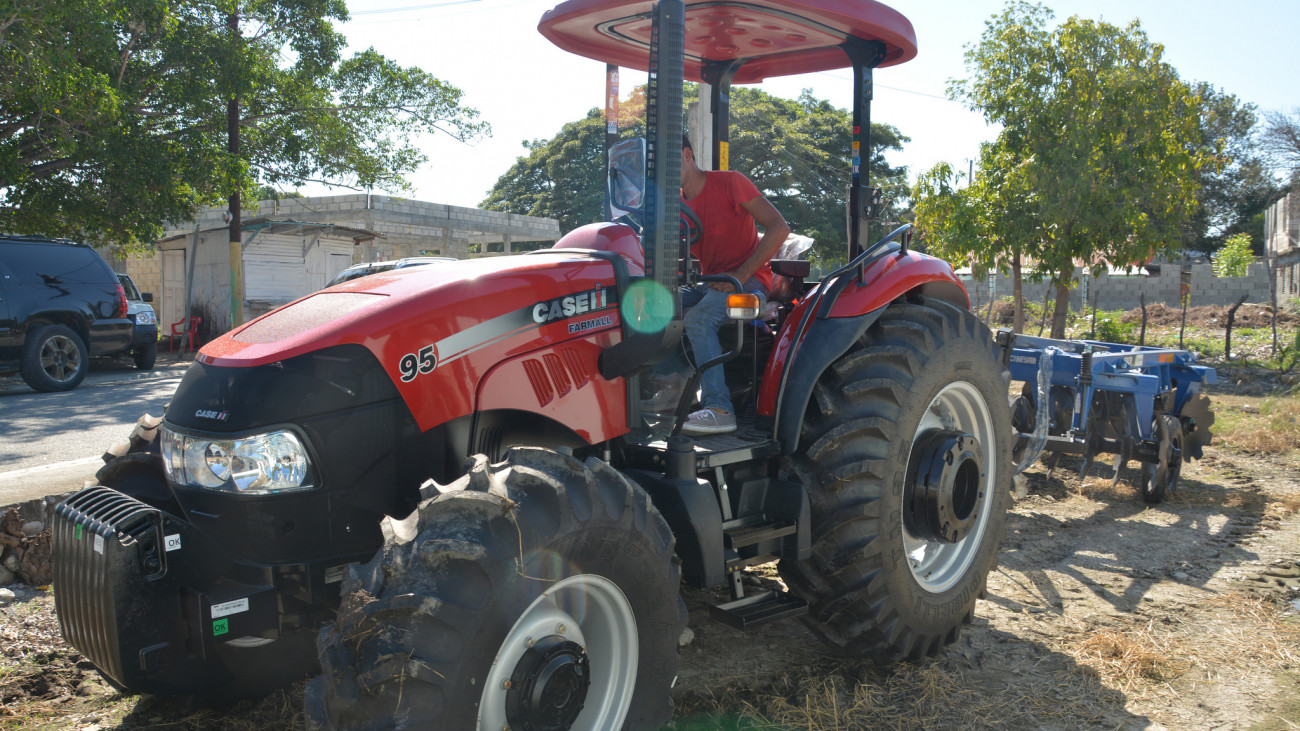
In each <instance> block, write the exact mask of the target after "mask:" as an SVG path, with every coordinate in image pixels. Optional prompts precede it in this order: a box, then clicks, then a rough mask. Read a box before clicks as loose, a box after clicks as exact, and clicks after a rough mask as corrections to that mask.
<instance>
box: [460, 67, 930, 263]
mask: <svg viewBox="0 0 1300 731" xmlns="http://www.w3.org/2000/svg"><path fill="white" fill-rule="evenodd" d="M644 92H645V90H644V88H638V89H637V90H636V92H635V93H634V95H633V97H632V99H631V100H630V101H625V102H623V103H622V104H621V105H620V122H619V128H620V130H622V133H621V134H622V135H623V137H625V138H627V137H635V136H638V135H641V134H644V126H643V124H644V123H643V121H642V118H643V117H644V110H645V96H644ZM698 98H699V87H698V86H696V85H688V86H687V88H686V94H685V101H686V103H687V104H689V103H690V102H692V101H694V100H696V99H698ZM731 119H732V125H731V135H730V137H731V154H730V159H731V167H732V169H734V170H739V171H742V172H744V173H745V174H746V175H748V176H749V177H750V179H751V180H753V181H754V185H755V186H756V187H757V188H758V189H759V190H760V191H762V192H763V194H764V195H765V196H767V197H768V198H769V199H770V200H771V201H772V203H773V205H775V206H776V208H777V210H779V211H781V213H782V215H784V216H785V218H786V220H787V222H789V223H790V227H791V228H792V229H793V230H794V231H796V232H798V233H802V234H805V235H808V236H812V237H813V238H814V239H815V240H816V241H817V244H816V246H815V248H814V258H815V259H818V260H819V261H821V262H823V263H829V262H834V261H842V260H843V259H844V257H845V253H846V252H847V234H846V231H845V212H844V211H845V206H846V203H845V196H846V194H847V188H848V180H849V174H850V165H851V162H850V158H849V154H848V151H849V150H850V149H851V146H852V145H851V139H850V134H851V128H852V125H851V122H850V117H849V115H848V112H846V111H844V110H842V109H836V108H835V107H834V106H832V105H831V104H830V103H829V102H826V101H823V100H819V99H815V98H813V96H812V95H811V94H810V93H808V92H806V91H805V92H804V93H803V94H801V95H800V97H799V98H798V99H794V100H791V99H782V98H779V97H774V96H772V95H770V94H767V93H765V92H763V91H761V90H759V89H754V88H749V87H735V88H733V89H732V91H731ZM871 130H872V142H873V148H874V149H873V151H872V155H871V157H870V168H869V169H870V170H871V179H872V184H873V185H877V186H881V187H884V188H885V189H886V191H887V193H886V195H887V196H888V197H889V198H890V202H891V206H890V208H888V209H887V210H886V213H885V218H886V219H889V220H895V221H897V220H899V219H900V218H901V217H902V211H903V206H902V202H903V201H904V200H905V199H906V194H907V188H906V185H905V182H906V180H905V179H906V172H907V171H906V169H905V168H901V167H897V168H896V167H891V166H889V164H888V163H887V162H886V161H885V158H884V154H885V152H886V151H888V150H897V149H901V148H902V144H903V143H905V142H907V138H906V137H904V136H902V135H901V134H900V133H899V132H898V130H897V129H895V128H894V127H891V126H889V125H884V124H878V123H876V124H872V126H871ZM604 134H605V125H604V121H603V116H602V110H600V109H592V110H591V111H590V112H588V113H587V116H586V117H584V118H583V119H580V120H577V121H575V122H570V123H568V124H566V125H564V127H563V128H562V129H561V130H560V132H559V133H558V134H557V135H556V136H555V137H553V138H551V139H549V140H532V141H531V142H525V143H524V147H525V148H526V149H527V151H528V154H527V155H526V156H524V157H520V158H519V159H518V160H517V161H516V162H515V164H514V165H513V166H511V168H510V169H509V170H508V171H506V173H505V174H504V175H502V176H501V177H500V178H499V179H498V180H497V182H496V184H495V185H494V186H493V187H492V190H491V191H490V192H489V193H488V197H487V198H486V199H485V200H484V201H483V202H482V203H481V204H480V206H482V207H483V208H487V209H489V210H497V211H510V212H513V213H523V214H528V215H533V216H547V217H552V218H556V219H559V222H560V230H561V231H566V232H567V231H570V230H572V229H574V228H576V227H577V226H580V225H582V224H585V223H590V222H592V221H598V220H600V218H601V202H602V200H603V192H604V185H605V172H604V169H603V165H604V152H603V149H604V148H603V143H604Z"/></svg>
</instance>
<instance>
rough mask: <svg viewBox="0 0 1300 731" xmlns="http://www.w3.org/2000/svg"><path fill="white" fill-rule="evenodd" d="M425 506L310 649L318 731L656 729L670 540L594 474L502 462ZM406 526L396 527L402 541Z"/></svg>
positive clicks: (635, 492) (669, 650)
mask: <svg viewBox="0 0 1300 731" xmlns="http://www.w3.org/2000/svg"><path fill="white" fill-rule="evenodd" d="M442 490H443V491H442V494H440V495H438V496H436V497H433V498H431V499H429V500H426V501H424V502H423V503H421V504H420V507H419V508H418V510H417V513H416V515H414V516H412V517H413V518H416V517H417V516H418V524H417V527H416V530H415V531H412V533H413V535H412V533H407V534H406V535H405V540H404V539H403V537H402V534H403V529H393V528H392V526H393V525H394V524H391V523H390V530H389V531H388V532H390V533H393V534H394V537H393V538H391V539H390V540H389V541H387V543H386V545H385V547H384V548H383V549H382V550H381V551H380V552H379V553H378V554H377V555H376V556H375V558H374V559H372V560H371V561H370V562H369V563H368V564H366V565H365V566H362V567H360V568H357V569H353V570H352V572H351V573H350V575H349V577H348V579H347V580H346V581H345V583H344V585H343V587H342V591H343V606H342V607H341V609H340V611H339V616H338V620H337V621H336V622H335V623H334V624H333V625H329V626H327V627H326V628H325V629H324V630H322V632H321V634H320V637H319V638H318V640H317V642H318V647H319V650H320V657H321V667H322V673H321V676H320V677H318V678H316V679H314V680H313V681H311V683H310V684H309V685H308V687H307V692H306V704H307V714H308V717H309V719H310V720H311V722H312V723H314V724H316V725H317V726H321V727H325V728H331V729H382V728H447V729H453V728H454V729H470V728H478V729H491V730H492V731H497V730H499V729H501V728H504V727H506V726H507V725H508V726H509V727H510V728H514V729H523V728H539V729H542V728H557V729H560V728H570V727H571V728H575V729H586V728H629V729H644V728H658V727H659V726H660V725H661V724H662V723H664V722H665V721H667V720H668V719H669V718H670V717H671V715H672V708H673V704H672V700H671V698H670V697H669V695H668V690H669V687H670V686H671V683H672V681H673V679H674V678H675V676H676V671H677V639H678V637H679V636H680V634H681V632H682V629H683V627H684V626H685V619H686V610H685V605H684V604H682V602H681V600H680V598H679V596H678V584H679V580H680V568H679V562H678V560H677V558H676V556H675V554H674V553H673V537H672V532H671V530H670V529H669V528H668V524H667V523H666V522H665V521H664V519H663V517H662V516H661V515H660V514H659V512H658V510H656V509H655V507H654V505H653V504H652V503H651V502H650V499H649V497H648V496H647V495H646V494H645V493H644V492H643V491H642V490H641V489H640V488H638V487H636V486H635V485H634V484H632V483H631V482H629V481H628V480H627V478H625V477H623V476H622V475H621V474H619V473H618V472H616V471H615V470H614V469H613V468H611V467H609V466H608V465H606V464H605V463H604V462H601V461H599V460H596V459H588V460H587V462H586V463H585V464H584V463H581V462H578V461H577V460H576V459H573V458H572V457H570V456H567V455H564V454H560V453H557V452H552V451H550V450H546V449H533V448H515V449H512V450H511V451H510V453H509V454H508V455H507V457H506V461H505V462H502V463H500V464H496V465H489V464H488V463H487V461H486V459H483V458H481V457H479V458H477V460H476V463H475V464H474V466H473V467H472V469H471V470H470V472H469V474H467V475H466V476H464V477H462V478H461V479H459V480H457V481H456V482H455V483H453V484H452V485H451V486H450V487H448V488H442ZM410 521H411V519H407V520H406V521H401V522H400V524H406V523H408V522H410Z"/></svg>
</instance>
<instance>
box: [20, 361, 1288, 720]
mask: <svg viewBox="0 0 1300 731" xmlns="http://www.w3.org/2000/svg"><path fill="white" fill-rule="evenodd" d="M1220 380H1221V382H1222V383H1221V385H1220V386H1219V387H1217V388H1216V390H1215V391H1214V392H1213V394H1212V400H1213V402H1214V406H1215V409H1216V412H1217V416H1218V420H1217V422H1216V427H1215V433H1216V445H1215V446H1211V447H1209V448H1207V449H1206V455H1205V459H1203V460H1202V461H1200V462H1196V463H1192V464H1189V465H1187V466H1185V467H1184V470H1183V482H1182V485H1181V486H1180V488H1179V490H1178V492H1177V493H1176V494H1174V495H1173V496H1171V497H1170V498H1168V499H1167V500H1166V501H1165V502H1164V503H1162V504H1160V505H1157V506H1147V505H1145V504H1144V503H1143V502H1142V501H1141V500H1140V499H1139V497H1138V495H1137V490H1136V488H1135V487H1134V486H1133V485H1132V484H1130V483H1129V482H1127V481H1126V480H1121V481H1120V482H1119V484H1118V485H1117V486H1115V487H1113V488H1112V486H1111V479H1110V471H1109V467H1108V466H1098V467H1096V468H1094V469H1093V470H1092V471H1091V472H1090V474H1089V475H1088V476H1086V477H1085V478H1083V479H1080V477H1079V475H1078V473H1077V470H1078V466H1079V465H1078V463H1077V462H1068V461H1064V460H1063V461H1062V463H1061V464H1060V465H1059V466H1058V468H1057V469H1056V470H1055V471H1054V472H1053V473H1052V474H1051V475H1050V476H1049V475H1048V474H1047V471H1046V468H1045V467H1042V466H1035V467H1033V468H1031V470H1030V471H1029V472H1027V473H1026V476H1027V480H1026V481H1025V482H1024V483H1022V485H1021V489H1020V494H1018V495H1017V498H1016V500H1015V503H1014V507H1013V509H1012V512H1011V514H1010V516H1009V517H1008V530H1007V537H1006V540H1005V541H1004V542H1003V544H1002V549H1001V553H1000V560H999V567H998V568H997V569H996V570H995V571H994V573H992V574H991V575H990V577H989V582H988V583H989V590H988V596H987V598H986V599H984V600H982V601H980V602H979V603H978V606H977V608H976V617H975V620H974V622H973V623H972V625H971V626H970V627H969V628H968V629H967V630H966V631H965V632H963V634H962V635H961V637H960V638H959V639H958V641H957V642H956V643H955V644H953V645H951V646H949V647H948V648H946V649H945V650H944V651H942V652H941V653H940V655H939V657H938V658H936V659H935V660H933V661H930V662H926V663H918V664H904V665H898V666H895V667H892V668H881V667H876V666H873V665H872V664H870V663H868V662H863V661H854V660H846V659H842V658H838V657H835V656H833V655H831V654H830V653H829V652H828V651H827V650H826V649H825V648H824V647H823V646H822V645H820V643H819V642H818V641H817V640H816V639H815V637H814V636H813V635H812V634H811V633H809V632H808V631H807V630H806V629H805V628H804V627H803V625H802V624H800V623H799V621H798V620H785V621H781V622H778V623H774V624H771V625H767V626H765V627H762V628H760V629H758V630H756V631H754V632H752V633H749V634H745V633H741V632H739V631H736V630H732V629H730V628H728V627H726V626H723V625H720V624H716V623H714V622H712V621H711V620H710V619H709V617H708V612H707V609H706V605H707V603H709V602H710V601H713V600H716V597H713V596H711V595H710V594H709V593H707V592H698V591H692V590H688V591H686V592H685V598H686V601H687V604H688V606H689V608H690V610H691V617H690V626H691V628H692V630H693V632H694V638H693V640H692V641H691V642H690V644H689V645H687V646H686V647H684V648H683V649H682V655H681V664H680V675H679V679H678V683H677V685H676V687H675V689H674V691H673V694H674V697H675V699H676V701H677V708H678V711H677V716H676V718H675V720H674V723H673V726H674V727H676V728H678V729H718V728H724V729H741V728H745V729H748V728H756V729H868V728H937V727H956V728H1000V729H1001V728H1010V729H1074V728H1109V729H1139V728H1157V729H1161V728H1164V729H1183V728H1204V729H1268V730H1272V729H1279V730H1280V729H1292V728H1297V727H1298V726H1300V598H1298V597H1300V589H1298V588H1297V586H1300V513H1298V512H1297V511H1300V437H1297V435H1300V425H1297V424H1296V423H1295V422H1296V419H1297V416H1296V414H1297V409H1296V403H1297V401H1300V397H1297V396H1290V397H1289V398H1284V399H1282V400H1280V401H1279V398H1278V396H1277V394H1278V393H1280V390H1281V389H1282V388H1284V386H1281V385H1279V384H1277V383H1276V382H1274V381H1271V380H1270V379H1269V378H1267V377H1263V376H1261V375H1260V374H1259V373H1257V372H1254V371H1249V370H1246V371H1234V370H1230V369H1221V370H1220ZM1279 403H1280V404H1282V405H1283V406H1282V407H1279V406H1278V404H1279ZM1288 409H1289V411H1288ZM1279 419H1280V420H1281V421H1278V420H1279ZM1264 437H1267V439H1265V441H1264V442H1261V441H1260V439H1263V438H1264ZM1268 440H1272V441H1268ZM1134 472H1136V470H1135V469H1134V467H1133V466H1130V475H1131V474H1132V473H1134ZM760 569H761V572H760V573H762V574H765V575H760V576H759V577H758V578H756V579H755V580H756V581H759V582H762V581H772V580H774V577H775V575H776V574H775V570H774V569H772V568H771V567H760ZM0 702H2V710H0V728H15V729H18V728H21V729H34V728H89V729H99V728H167V729H217V728H223V729H224V728H248V729H251V728H267V729H269V728H277V729H278V728H303V727H304V722H303V719H302V716H301V714H300V713H299V711H298V709H299V708H300V703H301V687H300V686H299V687H297V688H292V689H290V690H288V691H284V692H279V693H276V694H275V695H273V696H272V697H271V698H268V699H266V700H264V701H262V702H260V703H256V704H253V703H247V704H243V705H236V706H235V707H233V708H227V709H220V710H212V709H196V708H190V707H186V706H184V705H183V704H177V703H172V702H165V701H159V700H155V699H148V698H139V697H135V696H127V695H122V694H119V693H117V692H115V691H113V690H112V689H111V688H109V687H107V686H106V685H105V684H104V683H103V681H102V680H100V679H99V678H98V676H97V674H96V673H95V672H94V670H93V669H92V668H90V667H89V666H88V665H87V664H86V663H85V662H82V661H80V659H79V657H78V656H77V655H76V654H75V652H74V651H73V650H71V649H70V648H68V647H67V646H66V645H64V644H63V642H62V640H61V639H60V638H59V637H58V631H57V623H56V621H55V619H54V615H53V600H52V597H51V596H50V593H49V592H48V591H41V590H37V589H30V588H29V589H28V591H27V593H26V594H25V596H23V597H20V598H19V599H18V601H17V602H15V603H14V604H12V605H10V606H9V607H7V608H4V609H0Z"/></svg>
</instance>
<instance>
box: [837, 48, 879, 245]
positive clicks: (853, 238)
mask: <svg viewBox="0 0 1300 731" xmlns="http://www.w3.org/2000/svg"><path fill="white" fill-rule="evenodd" d="M840 48H842V49H843V50H844V53H845V55H847V56H848V57H849V61H850V63H852V65H853V179H852V182H850V184H849V221H848V226H849V230H848V238H849V261H852V260H853V259H854V258H856V257H857V256H858V254H861V253H862V249H863V247H864V245H865V243H866V242H867V240H868V238H867V237H868V233H869V228H870V222H871V219H873V218H875V217H876V214H877V213H878V211H877V210H876V208H877V205H878V201H879V196H878V194H877V192H876V191H875V190H874V189H872V188H871V187H870V186H871V100H872V98H873V96H874V91H873V83H874V79H873V73H872V72H873V70H874V69H875V68H876V66H878V65H880V62H881V61H883V60H885V47H884V44H882V43H880V42H879V41H864V40H862V39H860V38H850V39H849V40H848V41H846V42H845V43H844V45H842V46H840Z"/></svg>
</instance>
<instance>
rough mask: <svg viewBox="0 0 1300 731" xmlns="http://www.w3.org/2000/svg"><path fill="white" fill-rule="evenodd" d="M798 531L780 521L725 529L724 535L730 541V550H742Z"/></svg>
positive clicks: (788, 523)
mask: <svg viewBox="0 0 1300 731" xmlns="http://www.w3.org/2000/svg"><path fill="white" fill-rule="evenodd" d="M797 529H798V526H796V525H795V524H794V523H790V522H786V521H782V522H779V523H778V522H775V521H767V522H763V523H758V524H755V525H742V526H736V527H734V528H727V529H726V530H725V531H723V532H724V533H726V534H727V538H729V539H730V540H731V547H732V548H743V547H745V546H752V545H754V544H755V543H762V542H763V541H767V540H771V539H773V538H781V537H784V536H788V535H790V534H792V533H794V532H795V531H796V530H797Z"/></svg>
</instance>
